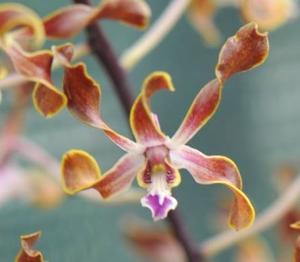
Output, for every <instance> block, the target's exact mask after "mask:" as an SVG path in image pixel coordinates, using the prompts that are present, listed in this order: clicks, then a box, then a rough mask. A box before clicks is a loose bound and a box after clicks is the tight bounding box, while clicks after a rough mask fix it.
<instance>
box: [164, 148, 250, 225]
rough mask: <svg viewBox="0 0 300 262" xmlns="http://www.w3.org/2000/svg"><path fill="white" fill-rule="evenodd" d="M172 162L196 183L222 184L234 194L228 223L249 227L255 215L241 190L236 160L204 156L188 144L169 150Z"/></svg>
mask: <svg viewBox="0 0 300 262" xmlns="http://www.w3.org/2000/svg"><path fill="white" fill-rule="evenodd" d="M170 157H171V161H172V163H173V164H174V165H175V166H176V167H178V168H184V169H186V170H188V171H189V172H190V173H191V175H192V177H193V178H194V180H195V181H196V182H197V183H199V184H204V185H210V184H223V185H225V186H227V187H228V188H229V189H230V190H231V191H232V193H233V194H234V197H235V198H234V203H233V206H232V209H231V214H230V220H229V223H230V226H232V227H233V228H234V229H236V230H239V229H242V228H246V227H249V226H250V225H251V224H252V223H253V221H254V217H255V211H254V208H253V206H252V204H251V202H250V201H249V199H248V197H247V196H246V195H245V194H244V193H243V192H242V191H241V190H242V180H241V177H240V173H239V170H238V168H237V166H236V165H235V163H234V162H233V161H232V160H230V159H228V158H226V157H223V156H206V155H204V154H203V153H201V152H199V151H198V150H196V149H193V148H191V147H189V146H181V147H180V148H178V149H176V150H172V151H170Z"/></svg>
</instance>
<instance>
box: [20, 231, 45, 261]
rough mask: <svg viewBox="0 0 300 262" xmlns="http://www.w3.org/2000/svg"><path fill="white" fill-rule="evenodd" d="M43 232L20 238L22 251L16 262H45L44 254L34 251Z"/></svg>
mask: <svg viewBox="0 0 300 262" xmlns="http://www.w3.org/2000/svg"><path fill="white" fill-rule="evenodd" d="M41 234H42V232H41V231H37V232H35V233H32V234H28V235H24V236H21V237H20V240H21V250H20V251H19V253H18V255H17V257H16V259H15V262H44V261H45V260H44V257H43V254H42V253H41V252H40V251H38V250H35V249H34V245H35V244H36V242H37V241H38V240H39V238H40V237H41Z"/></svg>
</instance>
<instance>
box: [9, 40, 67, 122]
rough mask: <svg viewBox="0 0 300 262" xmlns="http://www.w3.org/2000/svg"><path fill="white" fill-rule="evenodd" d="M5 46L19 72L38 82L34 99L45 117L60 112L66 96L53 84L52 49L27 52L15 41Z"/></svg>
mask: <svg viewBox="0 0 300 262" xmlns="http://www.w3.org/2000/svg"><path fill="white" fill-rule="evenodd" d="M3 48H4V49H5V52H6V54H7V55H8V56H9V58H10V59H11V61H12V63H13V65H14V68H15V70H16V71H17V73H19V74H21V75H22V76H24V77H26V78H27V80H28V81H32V82H35V83H36V86H35V88H34V92H33V101H34V105H35V107H36V109H37V111H38V112H40V113H41V114H42V115H43V116H45V117H51V116H53V115H54V114H56V113H58V112H59V111H60V110H61V109H62V108H63V107H64V106H65V104H66V97H65V95H64V94H63V93H62V92H60V91H59V90H58V89H56V88H55V86H54V85H53V84H52V80H51V66H52V63H53V54H52V53H51V52H50V51H39V52H34V53H27V52H25V51H24V50H22V49H21V47H19V46H18V45H17V44H16V43H14V42H11V43H8V44H7V45H5V46H3Z"/></svg>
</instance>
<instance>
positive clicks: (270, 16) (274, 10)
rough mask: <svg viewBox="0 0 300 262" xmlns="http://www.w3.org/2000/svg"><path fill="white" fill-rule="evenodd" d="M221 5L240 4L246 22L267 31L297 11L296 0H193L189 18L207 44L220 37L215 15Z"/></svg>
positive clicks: (215, 43)
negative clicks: (255, 24)
mask: <svg viewBox="0 0 300 262" xmlns="http://www.w3.org/2000/svg"><path fill="white" fill-rule="evenodd" d="M224 6H234V7H237V8H239V9H240V12H241V16H242V18H243V20H244V21H245V22H246V23H249V22H255V23H257V24H258V26H259V28H260V29H262V30H268V31H269V30H275V29H277V28H278V27H280V26H282V25H283V24H284V23H286V22H287V21H289V20H291V19H292V18H294V17H296V15H297V14H298V6H297V3H296V1H295V0H192V1H191V4H190V7H189V9H188V16H189V19H190V21H191V23H192V25H193V26H194V28H195V29H196V30H197V31H198V32H199V33H200V35H201V36H202V37H203V39H204V41H205V42H206V43H207V44H208V45H210V46H213V45H218V44H219V43H220V41H221V33H220V32H219V29H218V28H217V26H216V25H215V22H214V18H215V15H216V12H217V9H218V8H221V7H224Z"/></svg>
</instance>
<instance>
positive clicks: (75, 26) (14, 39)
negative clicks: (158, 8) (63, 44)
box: [0, 0, 151, 117]
mask: <svg viewBox="0 0 300 262" xmlns="http://www.w3.org/2000/svg"><path fill="white" fill-rule="evenodd" d="M150 15H151V11H150V9H149V7H148V5H147V4H146V3H145V2H144V1H142V0H106V1H101V2H100V4H99V5H98V6H95V7H91V6H86V5H83V4H74V5H70V6H67V7H64V8H61V9H59V10H57V11H56V12H54V13H52V14H50V15H48V16H46V17H45V18H41V17H39V15H38V14H36V13H35V12H34V11H33V10H31V9H29V8H27V7H26V6H23V5H21V4H12V3H10V4H1V5H0V21H1V25H0V48H1V49H2V50H3V51H4V53H5V54H6V55H7V56H8V57H9V59H10V60H11V62H12V64H13V67H14V69H15V71H16V72H17V73H18V74H20V75H21V76H23V77H25V78H26V79H27V80H28V81H29V82H32V83H34V85H35V86H34V90H33V94H32V96H33V104H34V106H35V108H36V110H37V111H38V112H39V113H41V114H42V115H43V116H45V117H51V116H53V115H55V114H57V113H58V112H59V111H60V110H61V109H62V108H64V106H65V105H66V96H65V95H64V93H63V92H61V91H60V90H59V89H57V88H56V87H55V85H54V84H53V82H52V79H51V78H52V77H51V68H52V65H53V55H52V53H51V52H50V51H48V50H43V51H38V52H32V50H36V49H38V48H40V47H41V46H42V44H43V43H44V42H45V41H46V40H47V39H53V40H57V39H68V38H72V37H74V36H76V35H77V34H78V33H80V31H81V30H82V29H83V28H85V27H86V26H87V25H89V24H91V23H93V22H95V21H97V20H99V19H112V20H117V21H120V22H123V23H126V24H129V25H131V26H134V27H137V28H144V27H145V26H147V24H148V20H149V17H150Z"/></svg>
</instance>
